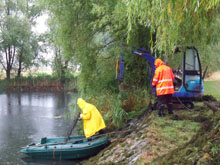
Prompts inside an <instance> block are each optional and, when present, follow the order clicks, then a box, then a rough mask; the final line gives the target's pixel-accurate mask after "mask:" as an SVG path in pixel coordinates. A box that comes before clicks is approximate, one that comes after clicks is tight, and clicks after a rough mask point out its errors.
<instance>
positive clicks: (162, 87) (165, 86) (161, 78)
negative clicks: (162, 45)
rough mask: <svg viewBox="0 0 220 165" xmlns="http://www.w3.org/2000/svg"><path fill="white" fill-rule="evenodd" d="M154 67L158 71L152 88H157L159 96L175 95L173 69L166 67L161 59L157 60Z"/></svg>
mask: <svg viewBox="0 0 220 165" xmlns="http://www.w3.org/2000/svg"><path fill="white" fill-rule="evenodd" d="M154 65H155V66H156V70H155V75H154V78H153V82H152V86H156V93H157V96H159V95H166V94H174V92H175V91H174V86H173V80H174V75H173V71H172V69H171V68H170V67H169V66H166V65H165V64H164V62H163V61H162V60H161V59H156V60H155V62H154Z"/></svg>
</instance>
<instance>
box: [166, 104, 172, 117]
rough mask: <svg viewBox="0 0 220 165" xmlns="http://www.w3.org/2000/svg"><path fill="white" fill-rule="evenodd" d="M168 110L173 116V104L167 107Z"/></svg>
mask: <svg viewBox="0 0 220 165" xmlns="http://www.w3.org/2000/svg"><path fill="white" fill-rule="evenodd" d="M167 109H168V114H170V115H171V114H173V103H169V104H168V105H167Z"/></svg>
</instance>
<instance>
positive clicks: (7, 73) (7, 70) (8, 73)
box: [6, 67, 11, 80]
mask: <svg viewBox="0 0 220 165" xmlns="http://www.w3.org/2000/svg"><path fill="white" fill-rule="evenodd" d="M6 76H7V79H8V80H10V78H11V68H10V67H7V69H6Z"/></svg>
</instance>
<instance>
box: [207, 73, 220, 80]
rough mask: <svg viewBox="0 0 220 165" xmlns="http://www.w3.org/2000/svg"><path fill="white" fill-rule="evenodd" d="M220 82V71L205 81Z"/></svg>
mask: <svg viewBox="0 0 220 165" xmlns="http://www.w3.org/2000/svg"><path fill="white" fill-rule="evenodd" d="M218 80H219V81H220V71H217V72H214V73H212V74H211V75H210V76H209V77H207V78H205V81H218Z"/></svg>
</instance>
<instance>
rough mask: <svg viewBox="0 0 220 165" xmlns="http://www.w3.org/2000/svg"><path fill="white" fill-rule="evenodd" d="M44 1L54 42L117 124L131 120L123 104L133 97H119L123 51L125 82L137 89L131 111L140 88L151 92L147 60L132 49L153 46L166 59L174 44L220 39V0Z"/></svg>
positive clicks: (85, 88)
mask: <svg viewBox="0 0 220 165" xmlns="http://www.w3.org/2000/svg"><path fill="white" fill-rule="evenodd" d="M44 4H46V6H47V9H48V10H49V11H50V17H51V20H50V27H51V30H52V34H53V35H52V37H51V38H52V42H53V43H54V45H55V47H56V48H59V49H60V50H61V57H62V59H63V61H65V60H66V59H67V60H68V61H69V62H70V63H71V64H73V65H75V66H77V67H79V72H80V74H79V76H78V83H77V84H78V88H79V90H80V92H81V93H80V94H81V95H82V96H83V97H84V98H88V99H91V98H93V99H91V101H92V103H94V104H95V105H98V106H100V108H99V109H100V110H101V111H102V112H106V113H107V116H109V117H110V119H113V121H114V122H113V123H114V124H113V125H117V126H119V125H121V123H122V121H126V120H124V118H129V117H128V116H129V114H127V113H129V112H127V111H126V109H125V108H124V107H123V104H122V103H123V101H125V102H126V101H127V100H129V99H131V97H130V96H128V95H127V96H123V97H118V92H119V90H118V84H117V83H116V80H115V65H116V60H117V59H118V57H119V54H120V53H124V54H125V59H124V60H125V70H124V81H123V83H124V84H125V85H126V86H128V88H131V89H132V92H133V93H135V92H134V91H136V92H137V93H135V94H134V95H135V96H133V100H135V101H136V102H135V106H133V107H132V108H130V109H132V110H135V111H136V112H137V111H138V110H139V109H141V108H142V107H141V105H142V106H143V105H145V103H144V102H143V100H144V97H146V95H142V93H141V91H140V90H137V89H138V88H141V89H142V88H143V89H145V90H147V92H148V93H149V91H150V90H149V87H150V84H149V82H150V81H149V80H150V79H149V77H150V78H152V77H151V75H152V71H151V69H150V67H149V65H146V61H145V60H144V59H142V58H138V57H137V56H135V55H133V54H131V50H132V49H136V48H139V47H141V48H145V49H147V50H150V49H151V52H152V53H154V55H155V57H167V56H168V54H172V52H173V50H174V49H175V48H176V46H181V47H185V46H191V45H192V46H202V45H203V46H204V45H205V44H207V43H210V42H211V41H212V42H213V41H218V37H216V36H217V35H216V34H218V33H217V32H218V30H219V26H216V24H217V23H218V19H217V15H218V12H219V11H218V10H219V9H218V6H219V0H211V1H208V0H198V1H193V0H188V1H185V0H177V1H173V0H166V1H153V0H150V1H149V0H129V1H127V0H122V1H117V0H111V1H105V0H98V1H97V0H96V1H94V0H91V1H81V0H47V1H44ZM214 29H215V30H214ZM127 41H129V42H127ZM204 56H205V55H204ZM174 61H176V58H175V56H172V58H171V62H173V63H175V62H174ZM55 68H58V66H56V67H55ZM61 68H62V67H61ZM109 94H111V95H112V97H110V96H109ZM137 96H143V98H142V99H139V98H138V97H137ZM147 98H150V97H147ZM118 99H120V100H118ZM131 100H132V99H131ZM137 100H138V101H139V102H138V101H137ZM148 100H149V99H148ZM128 102H129V101H128ZM129 103H130V102H129ZM103 107H104V108H103ZM105 108H106V109H105ZM134 114H136V113H135V112H134V113H133V114H132V115H134ZM132 115H131V116H132Z"/></svg>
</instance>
